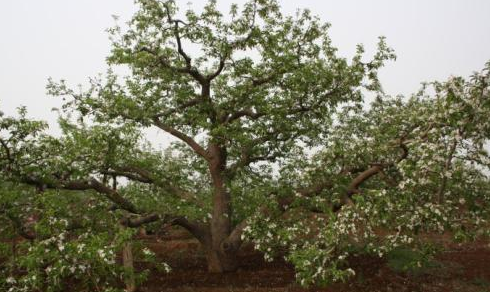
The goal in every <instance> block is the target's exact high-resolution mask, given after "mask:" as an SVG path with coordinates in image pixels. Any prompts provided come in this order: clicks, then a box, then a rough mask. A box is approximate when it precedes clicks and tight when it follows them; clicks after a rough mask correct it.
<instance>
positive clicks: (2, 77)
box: [0, 0, 490, 127]
mask: <svg viewBox="0 0 490 292" xmlns="http://www.w3.org/2000/svg"><path fill="white" fill-rule="evenodd" d="M178 2H179V3H181V4H182V5H183V6H186V3H188V2H189V1H187V0H184V1H178ZM191 2H192V3H193V5H195V6H201V5H202V3H204V1H196V0H194V1H191ZM233 2H235V3H243V2H244V1H243V0H235V1H232V0H218V3H219V6H220V7H223V8H225V7H226V10H225V11H228V7H229V4H230V3H233ZM279 2H280V3H281V4H282V6H283V9H284V12H285V13H294V11H295V10H296V9H297V8H298V7H302V8H310V9H311V10H312V11H313V12H314V14H317V15H319V16H320V17H321V18H322V19H323V20H324V21H327V22H330V23H331V24H332V28H331V30H330V35H331V37H332V39H333V43H334V45H336V46H337V47H338V48H339V53H340V54H341V55H344V56H347V57H348V56H351V55H352V53H353V52H354V50H355V45H356V44H358V43H363V44H364V45H365V47H366V49H367V51H368V52H370V51H371V52H372V49H373V48H374V47H375V45H376V42H377V37H378V36H380V35H383V36H386V38H387V42H388V44H389V45H390V46H391V47H393V48H394V49H395V51H396V54H397V56H398V58H397V61H396V62H391V63H388V64H387V66H386V67H385V68H384V69H382V71H381V81H382V83H383V85H384V88H385V90H386V92H388V93H389V94H393V95H396V94H410V93H412V92H415V91H416V90H417V89H419V84H420V82H421V81H430V80H444V79H446V78H447V77H448V76H449V75H463V76H468V75H469V74H471V73H472V72H473V71H475V70H480V69H481V68H482V67H483V65H484V63H485V62H486V61H488V60H490V1H489V0H459V1H456V0H405V1H402V0H369V1H366V0H347V1H346V0H344V1H340V0H336V1H334V0H306V1H286V0H280V1H279ZM135 9H136V7H135V5H134V3H133V1H131V0H102V1H101V0H83V1H75V0H42V1H40V0H1V1H0V42H1V43H0V44H1V45H0V109H1V110H2V111H4V112H5V113H6V114H13V113H14V111H15V108H16V107H17V106H19V105H26V106H27V107H28V111H29V114H30V116H31V117H35V118H39V119H44V120H48V121H49V122H50V124H51V125H53V127H55V126H54V125H55V121H56V115H55V114H54V113H53V112H51V111H50V110H51V108H53V107H59V106H60V104H61V99H59V98H53V97H49V96H46V93H45V91H46V90H45V85H46V83H47V79H48V77H53V78H54V79H55V80H57V79H61V78H64V79H67V80H68V81H69V83H70V84H84V83H86V80H87V78H88V77H90V76H94V75H96V74H97V73H103V72H104V71H105V69H106V67H105V57H106V56H107V54H108V52H109V49H110V48H109V41H108V38H107V33H106V32H105V29H106V28H108V27H110V26H112V25H113V24H114V21H113V19H112V17H111V15H119V16H120V19H121V23H122V22H123V21H125V20H128V19H129V18H130V16H131V15H132V13H133V12H134V11H135Z"/></svg>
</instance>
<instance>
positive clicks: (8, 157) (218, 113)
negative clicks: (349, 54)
mask: <svg viewBox="0 0 490 292" xmlns="http://www.w3.org/2000/svg"><path fill="white" fill-rule="evenodd" d="M138 3H139V5H140V10H139V11H138V12H137V13H136V15H135V16H134V18H133V19H132V21H131V22H130V23H129V29H128V30H127V31H125V32H122V31H121V29H120V28H119V27H116V28H114V29H112V30H111V32H112V38H113V50H112V53H111V55H110V56H109V58H108V60H109V64H110V65H112V66H114V67H116V66H117V65H124V66H126V67H128V68H129V69H130V74H129V76H126V77H124V78H123V81H122V82H121V81H119V80H118V77H117V76H116V75H115V74H114V73H113V71H112V70H111V71H109V72H108V74H107V75H108V76H107V78H106V79H105V80H98V79H94V80H92V83H91V87H90V88H89V89H88V90H85V91H80V92H78V91H74V90H72V89H70V88H69V87H68V86H67V85H66V84H65V82H63V81H62V82H60V83H54V82H50V84H49V85H48V89H49V91H50V92H51V93H52V94H53V95H59V96H64V97H67V98H68V101H66V103H65V104H64V109H65V110H66V111H67V112H69V113H70V112H74V113H76V114H77V116H76V117H77V118H78V121H77V122H74V121H72V119H69V118H68V117H65V118H62V119H61V120H60V121H61V123H60V125H61V127H62V129H63V135H62V137H61V138H53V137H49V136H46V135H44V134H42V128H43V124H42V123H39V122H33V121H29V120H27V119H26V118H25V117H24V116H22V115H21V117H20V118H18V119H14V118H2V120H1V129H2V137H1V139H2V140H1V142H2V148H1V151H0V155H1V156H0V157H1V158H2V159H1V160H0V168H1V169H2V170H4V172H3V174H2V178H3V179H5V180H9V181H13V182H16V183H23V184H30V185H36V186H37V188H38V191H40V192H41V191H44V190H47V189H65V190H78V191H80V190H86V191H94V192H95V193H97V194H100V195H103V196H104V197H105V198H106V199H107V200H108V201H110V202H111V203H112V204H114V206H113V207H112V209H113V210H115V209H121V210H119V211H118V212H119V213H118V215H119V218H120V223H122V224H123V225H125V226H128V227H138V226H141V225H143V224H149V223H152V222H163V223H164V224H171V225H180V226H182V227H184V228H185V229H187V230H188V231H189V232H190V233H191V234H193V235H194V236H195V237H196V238H197V239H198V240H199V241H200V242H201V244H202V246H203V248H204V250H205V252H206V255H207V259H208V268H209V270H210V271H211V272H226V271H233V270H235V269H236V268H237V266H238V264H239V263H238V261H237V252H238V250H239V248H240V246H241V245H242V242H243V241H244V240H245V239H249V240H251V241H253V242H254V243H255V246H256V248H257V249H260V250H262V251H263V252H264V253H265V256H266V259H271V258H272V257H273V256H274V255H275V254H276V251H279V250H280V251H283V252H284V251H286V257H287V258H288V259H289V260H290V261H291V262H292V263H293V264H294V265H295V267H296V270H297V276H298V280H300V282H301V283H302V284H304V285H308V284H313V283H317V284H319V283H327V282H329V281H331V280H343V279H345V278H346V277H348V276H349V275H352V274H353V270H351V269H350V268H349V266H348V262H347V257H348V256H349V254H350V253H351V252H354V251H355V252H359V251H365V252H374V253H376V254H379V255H380V256H381V255H383V254H385V253H387V252H389V251H390V250H391V249H393V248H394V247H397V246H399V245H407V246H410V247H413V248H415V247H421V246H422V243H423V242H419V241H418V240H417V236H416V235H417V234H418V233H419V232H422V231H429V232H433V231H441V232H442V231H444V230H448V229H449V230H453V231H454V232H455V234H456V235H457V236H459V237H467V236H469V235H470V233H476V234H479V233H478V232H479V229H478V228H479V227H481V226H484V224H485V220H486V219H487V218H488V217H489V214H488V212H489V211H488V210H489V208H488V207H489V202H490V197H489V183H488V177H487V176H486V173H487V172H486V170H485V169H486V168H488V166H490V165H489V158H488V155H487V153H486V151H485V148H484V143H485V142H486V141H487V139H488V137H489V135H490V123H489V122H488V121H487V119H486V117H488V115H489V113H490V101H489V100H490V99H489V83H490V80H489V78H490V77H489V76H490V75H489V69H490V65H487V67H486V69H485V70H484V71H483V72H482V73H478V74H475V75H474V76H473V77H472V79H471V80H470V81H466V80H464V79H462V78H452V79H451V80H449V81H448V82H446V83H434V84H432V85H433V88H434V89H435V97H430V96H428V94H426V91H424V90H422V91H421V92H420V94H418V95H415V96H413V97H412V98H410V99H408V100H405V99H403V98H389V97H385V96H384V95H383V94H382V92H381V88H380V85H379V83H378V80H377V76H376V74H377V70H378V69H379V68H380V67H381V66H382V65H383V62H384V61H386V60H389V59H392V58H394V55H393V53H392V51H391V50H390V49H389V48H388V47H387V46H386V44H385V43H384V40H383V39H381V40H380V42H379V47H378V51H377V52H376V53H375V55H374V57H373V60H371V61H369V62H365V61H363V57H362V53H363V50H362V47H361V46H359V47H358V52H357V54H356V55H355V56H354V58H353V59H352V61H351V62H348V61H347V60H345V59H344V58H341V57H338V56H337V55H336V49H335V48H334V47H332V45H331V42H330V39H329V38H328V36H327V34H326V31H327V29H328V25H324V24H321V23H320V21H319V20H318V19H317V18H315V17H313V16H311V15H310V13H309V12H308V11H301V12H298V13H297V15H296V16H295V17H286V16H283V15H282V14H281V13H280V11H279V7H278V4H277V3H276V1H273V0H256V1H250V2H248V3H246V4H245V5H244V6H243V9H242V11H241V12H240V13H239V12H238V8H237V7H236V6H232V8H231V11H230V14H229V17H225V16H223V15H222V14H221V13H220V12H219V11H218V10H217V9H216V3H215V2H214V1H210V2H209V3H208V4H207V5H206V6H205V7H204V9H203V12H202V13H201V14H197V13H195V12H192V11H187V12H186V13H185V16H184V17H185V19H181V18H178V12H177V7H176V6H175V3H174V2H173V1H152V0H145V1H143V0H141V1H139V2H138ZM188 48H192V51H193V52H195V53H194V55H191V53H190V49H188ZM365 90H370V91H374V92H375V93H376V94H377V95H378V98H377V99H376V101H375V102H373V103H372V104H371V106H370V107H369V109H363V92H364V91H365ZM21 114H23V112H21ZM87 121H88V122H87ZM85 122H87V123H90V126H89V125H87V124H86V123H85ZM150 126H154V127H157V128H159V129H161V130H163V131H164V132H166V133H168V134H170V135H172V136H174V137H175V138H176V139H177V140H178V142H176V143H174V144H173V145H172V146H171V147H169V149H167V150H166V151H164V152H161V151H156V150H154V149H152V147H151V146H150V145H149V143H147V142H145V141H144V140H143V139H142V134H141V132H140V131H141V130H142V129H143V128H146V127H150ZM4 133H5V135H4ZM118 178H125V179H126V181H127V182H126V183H124V184H122V185H121V186H120V187H119V188H117V189H115V188H113V187H111V186H110V183H111V182H114V181H116V180H117V179H118ZM19 226H21V225H19ZM18 229H19V230H20V231H22V228H18Z"/></svg>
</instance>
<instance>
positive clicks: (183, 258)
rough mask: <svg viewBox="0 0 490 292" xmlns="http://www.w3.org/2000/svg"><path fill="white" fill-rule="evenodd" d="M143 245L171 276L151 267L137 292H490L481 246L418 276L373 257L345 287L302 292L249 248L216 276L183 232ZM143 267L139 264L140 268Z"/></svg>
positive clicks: (282, 267)
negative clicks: (234, 266) (230, 269)
mask: <svg viewBox="0 0 490 292" xmlns="http://www.w3.org/2000/svg"><path fill="white" fill-rule="evenodd" d="M143 241H144V243H145V244H146V245H147V246H148V247H149V248H151V249H152V250H153V251H155V252H156V254H157V256H158V258H159V259H161V260H163V261H165V262H167V263H169V264H170V266H171V267H172V269H173V270H172V272H171V273H169V274H162V273H161V272H158V271H157V270H156V269H154V268H151V267H150V271H151V273H150V276H149V279H148V280H147V281H146V282H145V283H143V284H142V285H141V287H140V289H139V291H141V292H157V291H158V292H160V291H168V292H180V291H183V292H193V291H196V292H201V291H202V292H225V291H233V292H245V291H247V292H253V291H260V292H266V291H271V292H279V291H289V292H293V291H298V292H299V291H328V292H347V291H349V292H361V291H363V292H376V291H379V292H395V291H396V292H398V291H400V292H404V291H407V292H408V291H414V292H416V291H424V292H425V291H427V292H446V291H447V292H490V245H489V244H488V242H483V241H480V242H474V243H471V244H465V245H462V246H458V245H448V246H447V249H446V251H444V252H441V253H440V254H439V255H438V257H437V258H436V261H437V263H438V265H437V267H435V268H427V269H424V270H423V271H422V272H420V273H416V274H413V273H402V272H394V271H393V270H391V269H390V268H389V267H388V266H387V264H386V262H385V260H383V259H380V258H377V257H367V256H363V257H357V258H352V259H351V264H352V268H353V269H354V270H355V271H356V276H355V277H354V278H352V279H351V280H350V281H349V282H347V283H339V284H333V285H330V286H329V287H328V288H310V289H302V288H301V287H300V286H299V285H297V284H296V283H295V279H294V270H293V268H292V267H291V266H290V265H289V264H287V263H285V262H284V261H283V260H281V259H277V260H276V261H274V262H272V263H266V262H264V261H263V258H262V255H261V254H260V253H257V252H255V251H254V250H253V249H252V248H251V247H245V248H244V249H243V250H242V251H241V253H240V261H241V266H240V269H239V270H238V271H237V272H234V273H228V274H221V275H220V274H210V273H208V272H207V271H206V262H205V259H204V255H203V253H202V251H201V250H200V247H199V244H198V242H197V241H195V240H193V239H190V238H188V236H187V235H186V234H185V233H184V232H181V231H174V232H172V235H171V236H167V237H163V238H160V239H155V238H151V237H149V238H146V239H143ZM143 267H144V264H143V263H140V264H139V268H143Z"/></svg>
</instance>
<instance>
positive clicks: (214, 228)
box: [205, 144, 238, 273]
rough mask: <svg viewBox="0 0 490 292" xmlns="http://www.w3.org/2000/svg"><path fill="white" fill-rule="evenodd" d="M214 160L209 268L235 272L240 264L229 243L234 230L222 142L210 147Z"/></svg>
mask: <svg viewBox="0 0 490 292" xmlns="http://www.w3.org/2000/svg"><path fill="white" fill-rule="evenodd" d="M209 152H210V155H211V157H212V158H211V160H210V163H209V171H210V173H211V179H212V184H213V189H214V192H213V213H212V218H211V225H210V238H209V241H208V242H206V244H205V249H206V255H207V260H208V270H209V271H210V272H213V273H223V272H231V271H235V270H236V269H237V267H238V264H237V258H236V253H237V249H236V248H235V247H234V246H229V245H227V244H226V243H225V242H226V240H227V239H228V236H229V235H230V233H231V229H232V226H231V216H232V208H231V197H230V193H229V190H228V189H227V186H226V179H225V175H224V174H225V173H224V172H225V169H226V150H225V149H223V148H221V147H220V146H219V145H216V144H211V145H210V147H209Z"/></svg>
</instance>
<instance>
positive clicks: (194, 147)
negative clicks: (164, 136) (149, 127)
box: [153, 117, 210, 161]
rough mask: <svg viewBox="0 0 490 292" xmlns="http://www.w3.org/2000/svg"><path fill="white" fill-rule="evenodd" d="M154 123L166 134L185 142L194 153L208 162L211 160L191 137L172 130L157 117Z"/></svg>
mask: <svg viewBox="0 0 490 292" xmlns="http://www.w3.org/2000/svg"><path fill="white" fill-rule="evenodd" d="M153 123H154V124H155V125H156V126H157V127H158V128H160V129H162V130H164V131H165V132H167V133H169V134H170V135H172V136H174V137H176V138H179V139H180V140H182V141H183V142H185V143H186V144H187V145H189V146H190V147H191V148H192V150H194V152H196V153H197V154H199V155H200V156H201V157H203V158H204V159H206V160H208V161H209V160H210V157H209V154H208V152H207V151H206V150H205V149H204V148H203V147H202V146H201V145H199V144H198V143H197V142H196V141H195V140H194V139H192V138H191V137H189V136H187V135H186V134H184V133H182V132H180V131H178V130H177V129H175V128H172V127H170V126H167V125H165V124H164V123H162V122H161V121H160V119H158V118H157V117H154V118H153Z"/></svg>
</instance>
